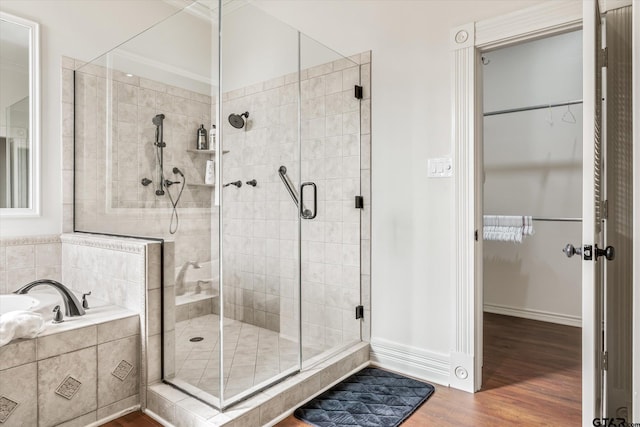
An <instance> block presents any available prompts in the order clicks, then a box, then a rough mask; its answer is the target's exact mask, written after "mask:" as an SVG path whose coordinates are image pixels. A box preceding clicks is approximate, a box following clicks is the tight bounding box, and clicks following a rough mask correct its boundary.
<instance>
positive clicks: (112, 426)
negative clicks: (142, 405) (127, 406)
mask: <svg viewBox="0 0 640 427" xmlns="http://www.w3.org/2000/svg"><path fill="white" fill-rule="evenodd" d="M101 427H162V424H160V423H159V422H157V421H156V420H154V419H153V418H151V417H149V416H147V415H145V414H143V413H142V412H140V411H138V412H132V413H130V414H127V415H125V416H123V417H120V418H118V419H116V420H113V421H110V422H108V423H106V424H103V425H102V426H101Z"/></svg>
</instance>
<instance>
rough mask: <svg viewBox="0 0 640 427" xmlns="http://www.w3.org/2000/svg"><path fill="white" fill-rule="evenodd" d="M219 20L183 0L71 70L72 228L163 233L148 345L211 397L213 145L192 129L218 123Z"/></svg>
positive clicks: (214, 339) (214, 365)
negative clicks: (209, 176)
mask: <svg viewBox="0 0 640 427" xmlns="http://www.w3.org/2000/svg"><path fill="white" fill-rule="evenodd" d="M218 21H219V19H218V9H217V8H216V9H210V8H208V7H206V6H204V5H202V4H193V5H191V6H189V7H187V8H185V9H183V10H181V11H179V12H177V13H175V14H174V15H172V16H170V17H168V18H167V19H165V20H163V21H161V22H159V23H158V24H156V25H155V26H153V27H151V28H149V29H148V30H146V31H144V32H143V33H141V34H139V35H137V36H135V37H133V38H132V39H130V40H128V41H127V42H125V43H123V44H121V45H120V46H118V47H117V48H115V49H113V50H111V51H109V52H108V53H106V54H105V55H102V56H100V57H99V58H97V59H96V60H94V61H91V62H90V63H87V64H85V65H82V66H79V67H76V71H75V79H74V80H75V81H74V90H75V106H74V110H75V111H74V113H75V114H74V117H75V201H74V202H75V203H74V209H75V227H74V228H75V230H76V231H87V232H94V233H106V234H115V235H125V236H138V237H149V238H161V239H164V240H165V242H167V243H165V245H164V254H165V260H164V265H165V267H166V268H165V271H164V278H163V280H164V288H163V289H162V291H163V292H162V293H161V290H160V289H155V290H150V291H148V308H149V309H148V310H149V311H148V317H149V327H148V332H147V333H148V341H149V348H150V349H152V348H155V347H153V346H154V344H153V343H156V344H155V345H158V344H157V343H159V342H162V344H163V346H164V348H163V351H162V356H163V360H162V370H163V374H162V379H164V380H165V381H166V382H169V383H172V384H174V385H176V386H178V387H180V388H181V389H183V390H185V391H187V392H189V393H191V394H193V395H198V396H202V399H203V400H206V401H207V402H210V403H211V404H212V405H216V406H218V405H219V382H218V381H216V379H217V378H219V377H220V374H219V356H218V353H219V349H220V345H219V342H220V339H219V327H218V323H219V322H218V319H219V316H218V314H219V313H220V298H219V295H218V294H219V262H218V259H219V254H218V248H219V245H218V241H219V237H218V236H219V232H218V216H219V214H218V211H219V207H217V206H215V205H214V203H213V202H214V197H213V189H214V184H209V183H205V172H206V169H207V161H210V160H213V159H214V158H215V156H216V153H215V151H214V150H213V149H204V150H198V149H197V148H198V128H199V127H200V126H201V125H204V128H205V129H206V130H207V133H208V130H209V129H211V126H212V125H214V124H217V114H216V111H217V93H218V42H217V39H218V32H219V24H218ZM207 142H208V141H207ZM205 148H209V147H205ZM211 148H213V147H211ZM209 182H210V181H209ZM174 207H175V208H174ZM105 292H108V289H105ZM98 297H100V296H99V295H98ZM161 301H162V305H161ZM160 307H163V309H164V312H163V321H162V326H163V330H162V331H161V330H160V328H161V322H160V321H159V320H160V319H159V318H158V317H159V314H158V313H159V309H160ZM131 308H132V309H136V310H138V309H139V308H138V307H131ZM155 316H158V317H155ZM161 333H162V335H160V334H161ZM150 351H151V350H150ZM153 351H156V350H153ZM153 357H160V355H159V354H158V355H154V356H153ZM155 366H157V365H155ZM160 379H161V378H160V374H159V373H155V372H154V373H151V374H150V377H149V382H153V381H157V380H160Z"/></svg>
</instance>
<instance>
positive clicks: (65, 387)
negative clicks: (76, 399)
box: [56, 375, 82, 400]
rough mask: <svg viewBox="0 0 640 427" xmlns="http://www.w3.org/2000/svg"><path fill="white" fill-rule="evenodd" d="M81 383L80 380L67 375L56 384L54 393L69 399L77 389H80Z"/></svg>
mask: <svg viewBox="0 0 640 427" xmlns="http://www.w3.org/2000/svg"><path fill="white" fill-rule="evenodd" d="M81 385H82V383H81V382H80V381H78V380H77V379H75V378H73V377H72V376H71V375H69V376H67V378H65V379H64V381H62V383H61V384H60V385H59V386H58V388H57V389H56V394H57V395H60V396H62V397H64V398H65V399H68V400H71V399H72V398H73V396H75V395H76V393H77V392H78V390H80V386H81Z"/></svg>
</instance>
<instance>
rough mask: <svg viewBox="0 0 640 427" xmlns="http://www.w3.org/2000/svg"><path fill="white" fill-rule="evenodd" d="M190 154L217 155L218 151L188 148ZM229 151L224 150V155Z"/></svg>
mask: <svg viewBox="0 0 640 427" xmlns="http://www.w3.org/2000/svg"><path fill="white" fill-rule="evenodd" d="M187 151H188V152H189V153H197V154H216V150H197V149H195V148H187ZM228 152H229V150H224V151H223V152H222V154H227V153H228Z"/></svg>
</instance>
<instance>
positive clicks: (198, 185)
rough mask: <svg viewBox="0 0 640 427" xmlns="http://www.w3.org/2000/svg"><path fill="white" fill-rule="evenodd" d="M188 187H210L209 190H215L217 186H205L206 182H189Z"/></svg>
mask: <svg viewBox="0 0 640 427" xmlns="http://www.w3.org/2000/svg"><path fill="white" fill-rule="evenodd" d="M187 185H190V186H192V187H209V188H213V187H215V186H216V185H215V184H205V183H204V182H187Z"/></svg>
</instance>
